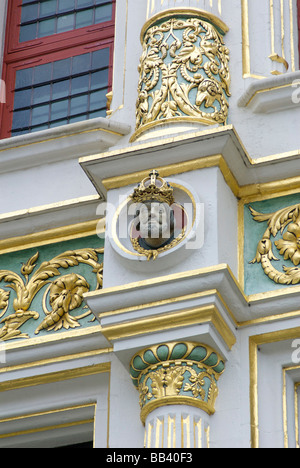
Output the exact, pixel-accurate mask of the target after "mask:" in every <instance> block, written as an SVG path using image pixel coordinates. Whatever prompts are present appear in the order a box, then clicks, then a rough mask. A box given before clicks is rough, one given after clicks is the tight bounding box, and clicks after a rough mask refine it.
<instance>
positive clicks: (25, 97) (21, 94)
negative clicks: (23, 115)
mask: <svg viewBox="0 0 300 468" xmlns="http://www.w3.org/2000/svg"><path fill="white" fill-rule="evenodd" d="M30 104H31V89H25V90H24V91H16V92H15V100H14V109H20V108H21V107H30Z"/></svg>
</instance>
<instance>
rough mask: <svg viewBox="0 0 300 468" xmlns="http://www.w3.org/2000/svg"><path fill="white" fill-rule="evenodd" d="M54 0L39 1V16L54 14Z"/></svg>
mask: <svg viewBox="0 0 300 468" xmlns="http://www.w3.org/2000/svg"><path fill="white" fill-rule="evenodd" d="M56 3H57V1H56V0H42V1H40V18H43V17H44V16H50V15H55V14H56Z"/></svg>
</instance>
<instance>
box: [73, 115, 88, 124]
mask: <svg viewBox="0 0 300 468" xmlns="http://www.w3.org/2000/svg"><path fill="white" fill-rule="evenodd" d="M83 120H87V116H86V115H77V116H76V117H70V119H69V123H75V122H82V121H83Z"/></svg>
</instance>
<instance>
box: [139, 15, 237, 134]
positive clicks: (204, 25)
mask: <svg viewBox="0 0 300 468" xmlns="http://www.w3.org/2000/svg"><path fill="white" fill-rule="evenodd" d="M227 31H228V28H227V26H226V25H225V24H224V23H223V21H221V20H220V19H219V18H217V17H216V16H215V15H213V14H211V13H208V12H205V11H202V10H199V9H197V8H181V9H172V10H166V11H164V12H161V13H158V14H156V15H155V16H154V17H152V18H151V19H150V20H149V21H148V22H147V23H146V24H145V26H144V27H143V29H142V33H141V42H142V46H143V53H142V56H141V59H140V65H139V74H140V75H139V84H138V99H137V103H136V131H135V133H134V135H133V136H132V138H131V141H134V140H136V139H137V138H138V137H140V136H141V135H142V134H144V133H145V132H146V131H150V130H153V128H154V127H157V126H159V125H163V124H170V123H177V124H179V123H180V124H181V125H182V126H183V127H184V125H185V126H187V125H189V126H192V125H195V124H197V125H198V126H199V124H200V125H201V124H202V125H223V124H226V121H227V116H228V107H229V105H228V97H229V96H230V91H229V86H230V73H229V50H228V48H227V47H226V46H225V45H224V41H223V36H224V34H225V33H226V32H227ZM172 126H173V125H172ZM184 128H187V127H184ZM177 131H178V129H177ZM168 133H170V128H168Z"/></svg>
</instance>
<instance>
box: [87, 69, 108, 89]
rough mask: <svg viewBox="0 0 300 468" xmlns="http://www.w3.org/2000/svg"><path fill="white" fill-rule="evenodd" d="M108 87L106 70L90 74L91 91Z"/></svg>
mask: <svg viewBox="0 0 300 468" xmlns="http://www.w3.org/2000/svg"><path fill="white" fill-rule="evenodd" d="M107 85H108V68H105V69H104V70H100V71H98V72H94V73H92V77H91V89H96V88H104V87H107Z"/></svg>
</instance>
